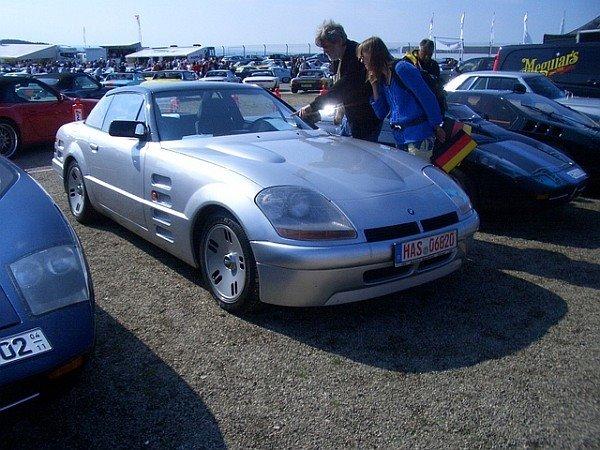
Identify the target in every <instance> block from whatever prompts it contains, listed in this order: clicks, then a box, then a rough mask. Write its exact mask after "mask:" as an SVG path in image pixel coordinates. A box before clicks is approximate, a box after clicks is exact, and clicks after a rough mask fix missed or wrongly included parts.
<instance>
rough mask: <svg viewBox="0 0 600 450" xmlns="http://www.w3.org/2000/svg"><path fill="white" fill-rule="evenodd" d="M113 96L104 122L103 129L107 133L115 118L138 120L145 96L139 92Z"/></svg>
mask: <svg viewBox="0 0 600 450" xmlns="http://www.w3.org/2000/svg"><path fill="white" fill-rule="evenodd" d="M112 97H113V101H112V102H111V103H110V106H109V108H108V112H107V113H106V117H105V118H104V123H103V124H102V131H105V132H107V133H108V129H109V127H110V124H111V123H112V122H113V121H114V120H136V118H137V117H138V114H139V112H140V108H141V107H142V103H143V102H144V97H142V96H141V95H139V94H115V95H113V96H112Z"/></svg>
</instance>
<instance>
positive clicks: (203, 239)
mask: <svg viewBox="0 0 600 450" xmlns="http://www.w3.org/2000/svg"><path fill="white" fill-rule="evenodd" d="M200 259H201V265H202V267H201V270H202V276H203V278H204V282H205V284H206V286H207V287H208V289H209V290H210V293H211V294H212V296H213V298H214V299H215V300H216V301H217V303H218V304H219V306H220V307H221V308H223V309H225V310H226V311H229V312H232V313H238V314H239V313H246V312H251V311H253V310H256V309H257V308H258V306H259V305H260V301H259V298H258V273H257V270H256V263H255V261H254V255H253V254H252V249H251V247H250V242H249V241H248V238H247V237H246V233H245V232H244V230H243V229H242V227H241V226H240V224H239V223H238V222H237V221H236V220H235V219H234V218H233V217H232V216H231V215H229V214H227V213H225V212H219V213H215V214H213V215H211V216H210V217H209V218H208V220H207V222H206V223H205V224H204V226H203V229H202V232H201V235H200Z"/></svg>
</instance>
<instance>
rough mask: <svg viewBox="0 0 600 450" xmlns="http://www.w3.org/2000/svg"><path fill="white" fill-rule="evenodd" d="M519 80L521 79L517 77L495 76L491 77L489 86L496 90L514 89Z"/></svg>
mask: <svg viewBox="0 0 600 450" xmlns="http://www.w3.org/2000/svg"><path fill="white" fill-rule="evenodd" d="M518 82H519V80H517V79H515V78H508V77H493V78H490V79H489V81H488V86H487V88H488V89H492V90H494V91H505V90H507V91H512V90H513V88H514V86H515V84H516V83H518Z"/></svg>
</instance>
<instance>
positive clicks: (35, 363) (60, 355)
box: [0, 157, 94, 412]
mask: <svg viewBox="0 0 600 450" xmlns="http://www.w3.org/2000/svg"><path fill="white" fill-rule="evenodd" d="M0 224H1V225H2V226H1V227H0V241H1V242H2V245H0V412H2V411H4V410H6V409H9V408H11V407H13V406H16V405H19V404H21V403H24V402H26V401H28V400H32V399H34V398H36V397H38V396H39V395H40V394H41V393H43V392H44V390H45V389H46V388H47V387H49V386H51V385H52V384H54V383H57V382H58V381H59V380H61V379H63V378H64V377H65V376H66V375H67V374H71V373H72V372H74V371H76V370H77V369H79V368H80V367H82V366H83V364H84V363H85V361H86V360H87V358H88V356H89V355H90V353H91V351H92V349H93V346H94V292H93V288H92V280H91V276H90V271H89V268H88V266H87V262H86V260H85V257H84V254H83V250H82V248H81V244H80V243H79V240H78V238H77V235H76V234H75V232H74V230H73V228H72V227H71V226H70V225H69V223H68V222H67V220H66V218H65V217H64V216H63V214H62V213H61V211H60V210H59V208H58V206H57V205H56V204H55V203H54V201H53V200H52V198H50V196H49V195H48V194H47V193H46V192H45V191H44V190H43V189H42V188H41V187H40V186H39V185H38V184H37V183H36V182H35V181H34V180H33V179H32V178H31V177H30V176H29V175H28V174H26V173H25V172H24V171H22V170H21V169H19V168H17V166H15V165H14V164H12V163H11V162H9V161H8V160H7V159H6V158H3V157H0Z"/></svg>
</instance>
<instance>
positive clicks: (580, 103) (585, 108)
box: [556, 97, 600, 122]
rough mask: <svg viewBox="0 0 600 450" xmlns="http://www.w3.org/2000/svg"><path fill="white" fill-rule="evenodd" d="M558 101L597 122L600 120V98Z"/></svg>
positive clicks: (576, 98)
mask: <svg viewBox="0 0 600 450" xmlns="http://www.w3.org/2000/svg"><path fill="white" fill-rule="evenodd" d="M556 101H557V102H558V103H560V104H562V105H565V106H568V107H569V108H572V109H575V110H577V111H579V112H581V113H584V114H587V115H588V116H589V117H591V118H592V119H593V120H595V121H596V122H598V121H599V119H600V98H587V97H565V98H559V99H556Z"/></svg>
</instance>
